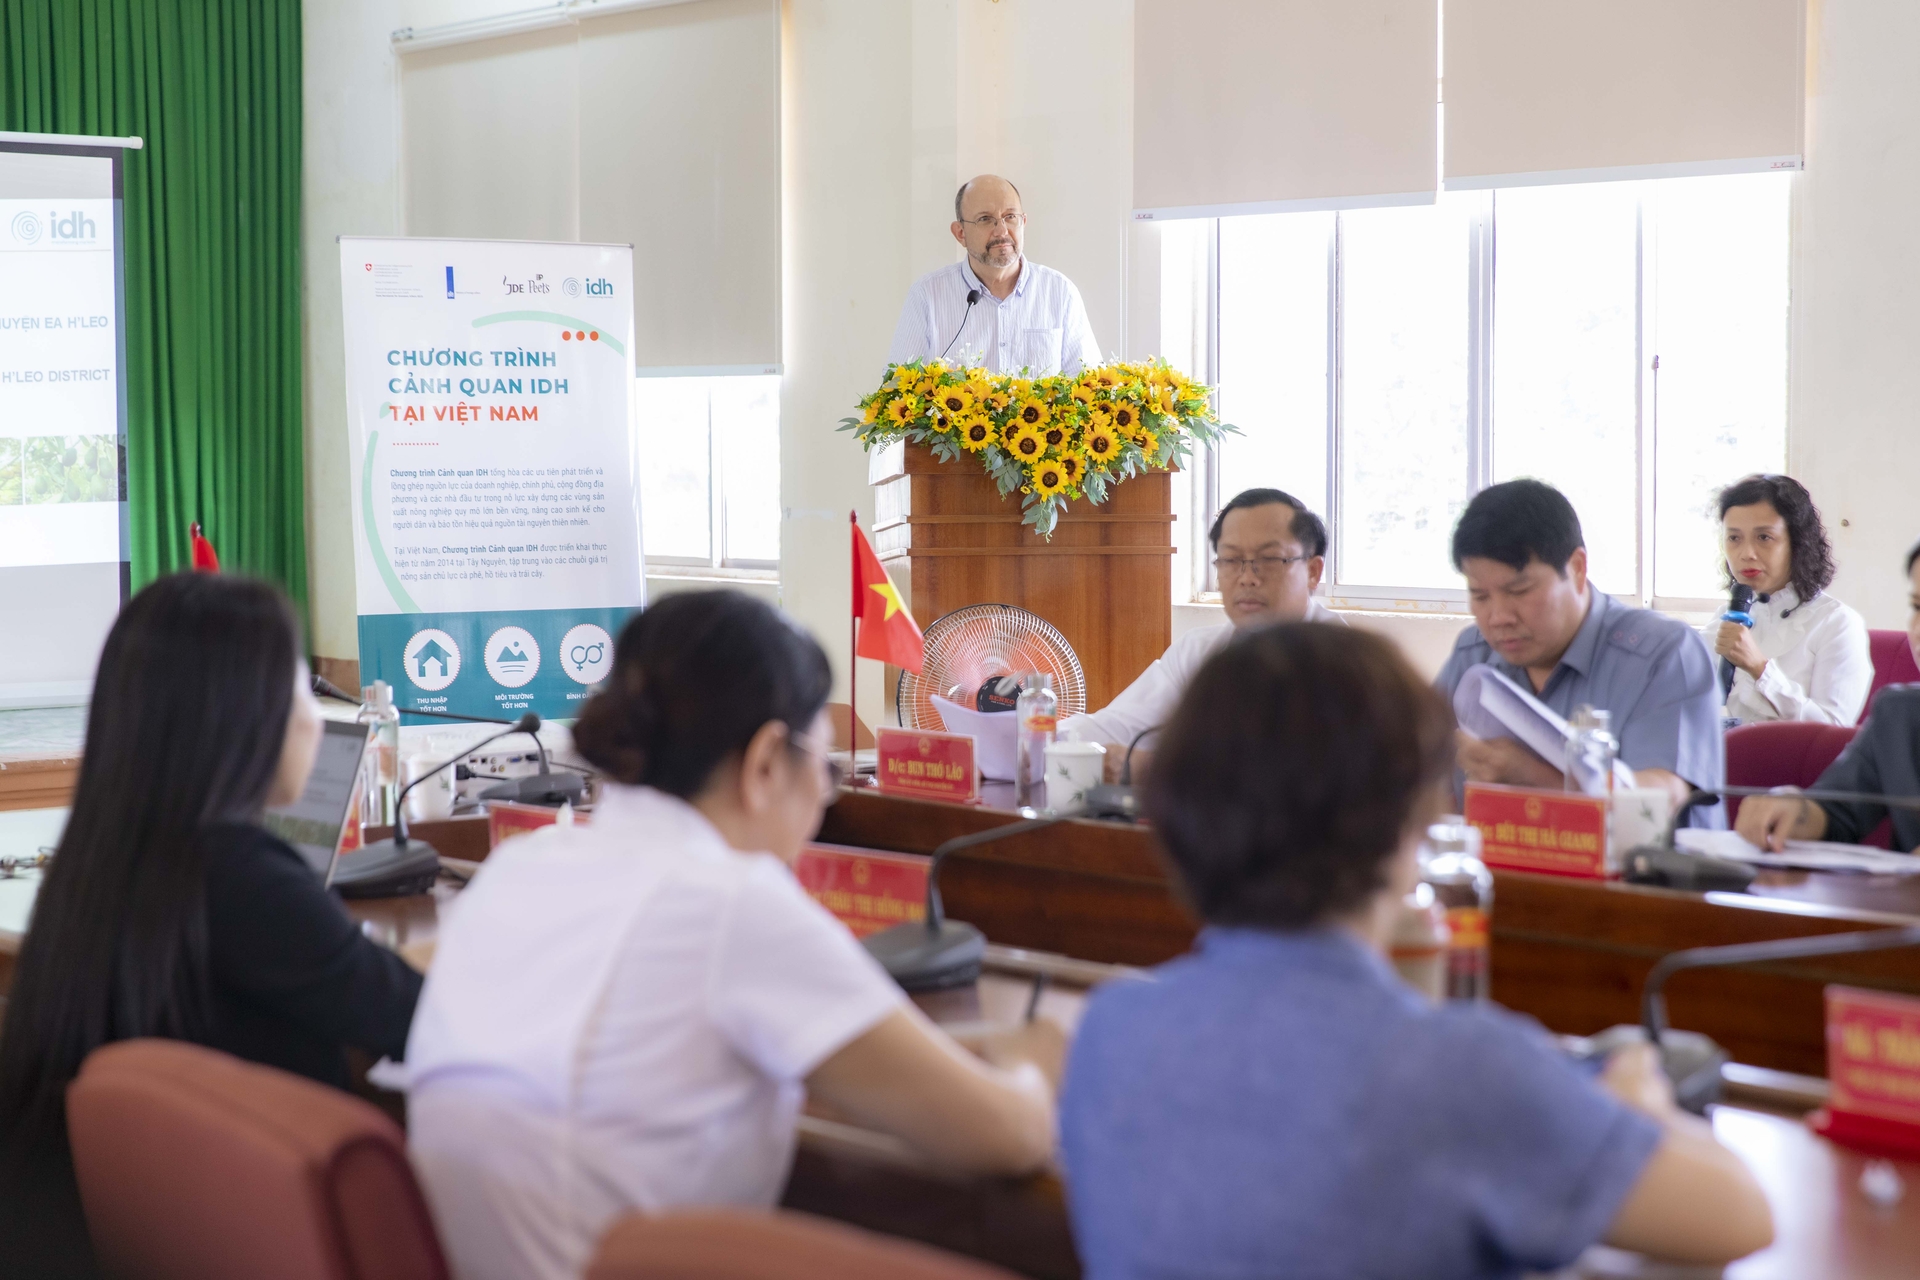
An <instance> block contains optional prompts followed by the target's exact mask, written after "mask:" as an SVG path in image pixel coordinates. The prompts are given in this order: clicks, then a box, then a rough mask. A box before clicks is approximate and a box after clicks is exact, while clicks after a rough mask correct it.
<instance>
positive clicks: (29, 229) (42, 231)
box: [12, 209, 100, 244]
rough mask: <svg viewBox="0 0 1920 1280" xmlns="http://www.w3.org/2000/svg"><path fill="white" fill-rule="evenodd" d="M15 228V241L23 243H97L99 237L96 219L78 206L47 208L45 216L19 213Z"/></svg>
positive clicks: (15, 220) (13, 225)
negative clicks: (67, 210) (62, 209)
mask: <svg viewBox="0 0 1920 1280" xmlns="http://www.w3.org/2000/svg"><path fill="white" fill-rule="evenodd" d="M12 229H13V238H14V240H16V241H17V242H19V243H20V244H39V243H40V241H41V240H42V239H45V240H48V241H51V242H52V243H54V244H96V243H98V242H99V239H100V230H99V228H98V227H97V226H96V225H95V224H94V221H93V219H92V218H89V217H88V216H87V215H86V214H84V213H82V212H81V211H80V210H78V209H75V210H72V211H71V212H69V213H60V212H59V211H57V210H48V212H47V216H46V217H45V218H42V217H41V216H40V215H39V214H37V213H30V212H23V213H17V214H15V215H14V217H13V224H12Z"/></svg>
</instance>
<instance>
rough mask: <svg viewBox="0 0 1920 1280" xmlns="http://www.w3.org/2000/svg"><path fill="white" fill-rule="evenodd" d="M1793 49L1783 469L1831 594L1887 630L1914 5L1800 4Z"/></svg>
mask: <svg viewBox="0 0 1920 1280" xmlns="http://www.w3.org/2000/svg"><path fill="white" fill-rule="evenodd" d="M1808 50H1809V67H1808V84H1807V87H1808V90H1809V93H1808V102H1807V171H1806V172H1805V173H1804V174H1803V175H1801V177H1800V181H1799V190H1798V198H1797V201H1796V208H1795V221H1796V225H1795V228H1794V275H1793V312H1792V326H1793V328H1792V352H1793V356H1792V359H1793V371H1792V379H1791V392H1790V395H1791V399H1790V402H1789V403H1790V412H1789V419H1788V421H1789V424H1790V427H1789V436H1788V457H1789V462H1788V466H1789V469H1790V470H1791V471H1792V472H1793V474H1794V475H1796V476H1797V477H1799V478H1800V480H1801V481H1802V482H1803V483H1804V484H1806V486H1807V487H1808V488H1809V489H1811V490H1812V491H1813V496H1814V500H1815V501H1817V502H1818V503H1819V504H1820V507H1821V510H1822V512H1823V514H1824V515H1825V516H1826V522H1827V528H1828V530H1829V532H1830V533H1831V534H1832V535H1833V540H1834V550H1835V552H1836V554H1837V556H1838V558H1839V561H1840V576H1839V578H1838V580H1836V581H1835V583H1834V586H1833V593H1834V594H1835V595H1836V596H1838V597H1839V598H1840V599H1842V600H1845V601H1846V602H1847V603H1849V604H1851V605H1853V606H1854V607H1855V608H1857V609H1859V610H1860V611H1861V613H1863V614H1865V615H1866V619H1867V625H1868V626H1870V627H1899V626H1902V625H1904V623H1905V617H1906V612H1907V603H1906V596H1907V583H1906V580H1905V579H1904V578H1903V577H1902V576H1901V573H1900V565H1901V562H1902V561H1903V560H1904V559H1905V557H1906V552H1907V549H1908V548H1909V547H1910V546H1911V545H1912V544H1913V542H1914V540H1915V539H1916V538H1920V501H1917V500H1916V499H1917V498H1920V233H1917V232H1916V230H1915V226H1916V219H1915V211H1916V208H1920V76H1916V75H1915V73H1914V68H1915V66H1916V65H1920V5H1916V4H1914V3H1912V0H1815V4H1814V7H1813V14H1812V21H1811V27H1810V31H1809V41H1808Z"/></svg>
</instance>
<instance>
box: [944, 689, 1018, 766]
mask: <svg viewBox="0 0 1920 1280" xmlns="http://www.w3.org/2000/svg"><path fill="white" fill-rule="evenodd" d="M933 709H934V710H935V711H938V712H939V713H940V723H942V724H944V725H946V726H947V732H948V733H965V734H971V735H972V736H973V751H974V756H973V762H974V764H976V765H978V766H979V768H980V776H981V777H983V778H985V779H986V780H987V781H989V782H1012V781H1013V770H1014V752H1013V737H1014V735H1013V726H1014V723H1015V721H1016V719H1017V717H1016V716H1015V715H1014V713H1013V712H1011V711H975V710H974V709H973V708H972V707H963V706H961V705H960V704H959V703H957V702H954V701H952V700H951V699H948V698H943V697H941V696H940V695H939V694H937V693H936V694H934V695H933Z"/></svg>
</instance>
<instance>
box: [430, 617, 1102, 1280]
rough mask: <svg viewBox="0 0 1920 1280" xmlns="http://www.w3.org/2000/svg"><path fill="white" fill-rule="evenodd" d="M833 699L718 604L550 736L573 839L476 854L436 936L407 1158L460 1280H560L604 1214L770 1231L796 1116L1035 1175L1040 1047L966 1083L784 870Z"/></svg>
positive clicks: (758, 627)
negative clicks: (594, 777) (587, 812)
mask: <svg viewBox="0 0 1920 1280" xmlns="http://www.w3.org/2000/svg"><path fill="white" fill-rule="evenodd" d="M832 683H833V677H832V674H831V673H830V671H829V670H828V667H827V658H826V655H825V654H824V653H822V652H821V650H820V646H819V645H818V644H816V643H814V641H813V638H812V637H811V636H808V635H807V634H806V633H805V632H803V631H801V630H800V629H799V628H798V627H796V626H794V625H793V624H792V623H791V622H789V621H787V620H786V619H785V618H783V617H781V616H780V614H779V613H778V612H776V611H775V610H774V609H772V608H770V607H768V606H767V605H765V604H762V603H760V602H759V601H757V600H753V599H751V598H749V597H747V596H745V595H741V594H740V593H738V592H732V591H710V592H690V593H687V594H684V595H671V596H668V597H667V598H666V599H664V600H662V601H660V603H658V604H656V605H653V606H651V607H650V608H648V609H646V610H645V611H644V612H642V613H640V614H639V615H637V616H636V617H635V618H634V619H633V620H632V621H631V622H629V623H628V624H627V626H626V628H625V629H624V630H623V631H621V633H620V640H619V643H618V645H617V646H616V647H615V649H614V659H613V672H612V674H611V675H610V676H609V677H608V679H607V682H606V684H605V685H604V686H603V687H602V689H601V691H600V692H599V693H596V694H595V695H594V696H593V700H592V701H591V702H589V703H588V704H587V706H586V708H585V710H584V711H583V712H582V714H581V716H580V720H579V722H578V723H577V724H576V725H575V726H574V731H573V741H574V746H575V748H576V749H578V750H579V752H580V754H581V755H582V756H584V757H585V758H586V759H587V761H588V762H589V763H590V764H592V765H593V766H594V767H595V768H596V769H598V770H599V771H600V777H601V785H600V787H599V789H598V791H597V793H596V799H595V803H594V810H593V823H592V825H591V826H573V827H566V828H560V827H548V828H546V829H545V830H542V831H540V832H537V833H535V834H533V835H528V836H522V837H520V838H518V839H516V840H514V841H513V842H512V843H510V844H507V845H504V846H502V847H501V848H500V849H499V850H497V851H496V852H495V853H494V854H493V856H492V857H490V858H488V859H487V862H486V865H485V866H484V867H482V868H481V870H480V873H479V874H478V875H476V876H475V877H474V878H473V883H472V884H471V885H470V886H469V887H468V888H467V889H466V890H465V891H464V892H462V893H461V895H460V903H459V909H458V910H457V911H453V912H449V913H448V914H447V915H446V916H445V917H444V918H443V919H442V921H441V930H440V944H439V949H438V951H437V952H436V953H435V955H434V960H433V971H432V973H431V974H430V975H429V977H428V979H427V987H426V994H425V995H424V996H422V997H421V1001H420V1016H419V1017H418V1018H417V1019H416V1020H415V1024H414V1029H413V1036H412V1038H411V1039H410V1040H409V1041H408V1044H407V1058H408V1063H407V1066H408V1069H409V1071H410V1072H411V1073H412V1083H411V1085H410V1087H409V1090H408V1097H407V1119H408V1140H409V1142H410V1143H411V1146H412V1151H413V1158H414V1165H415V1167H416V1168H417V1169H418V1170H419V1171H420V1176H421V1179H422V1181H424V1182H425V1184H426V1190H427V1195H428V1198H429V1199H430V1200H431V1201H432V1203H433V1209H434V1215H435V1217H436V1218H437V1219H438V1221H439V1224H440V1230H441V1235H442V1238H443V1239H444V1240H445V1241H446V1244H447V1249H448V1252H449V1254H450V1255H451V1257H452V1261H453V1266H454V1272H455V1274H457V1275H459V1276H460V1277H461V1278H462V1280H573V1277H576V1276H578V1275H580V1273H581V1271H582V1269H583V1268H584V1267H585V1266H586V1264H587V1260H588V1258H589V1257H590V1256H591V1254H592V1251H593V1248H594V1245H595V1244H596V1243H597V1242H598V1240H599V1237H600V1234H601V1233H602V1232H603V1231H604V1230H605V1229H606V1227H607V1225H608V1224H609V1223H610V1222H612V1220H613V1219H614V1218H615V1217H617V1216H618V1215H620V1214H622V1213H625V1212H627V1211H629V1210H633V1209H638V1210H641V1211H643V1212H647V1213H659V1212H664V1211H666V1210H669V1209H673V1208H677V1207H692V1206H718V1205H738V1206H749V1207H758V1208H771V1207H772V1206H773V1205H774V1203H775V1202H776V1201H777V1200H778V1199H779V1197H780V1188H781V1187H782V1185H784V1183H785V1182H786V1178H787V1168H788V1165H789V1163H790V1162H791V1160H792V1158H793V1148H794V1132H795V1125H796V1121H797V1118H798V1112H799V1109H800V1104H801V1101H802V1099H803V1098H804V1097H805V1096H806V1095H807V1094H808V1093H811V1094H813V1095H815V1096H817V1097H819V1098H821V1099H823V1100H824V1101H826V1102H827V1103H828V1104H829V1105H830V1106H832V1107H833V1108H834V1109H835V1110H836V1111H837V1112H839V1113H840V1114H841V1115H843V1116H846V1117H847V1118H849V1119H852V1120H855V1121H858V1122H863V1123H865V1124H867V1125H868V1126H869V1127H872V1128H875V1129H880V1130H883V1131H885V1132H888V1133H892V1134H894V1135H896V1136H898V1137H900V1138H903V1139H905V1140H906V1141H907V1142H909V1143H911V1144H912V1145H913V1146H914V1147H916V1148H917V1149H918V1150H920V1151H921V1152H922V1153H924V1154H926V1155H927V1156H930V1157H932V1158H934V1159H936V1160H939V1161H942V1162H944V1163H946V1164H949V1165H952V1166H956V1167H959V1168H962V1169H969V1170H975V1171H980V1172H990V1173H1018V1172H1024V1171H1026V1170H1028V1169H1032V1168H1034V1167H1036V1166H1038V1165H1039V1164H1041V1163H1042V1162H1043V1161H1045V1159H1046V1157H1047V1154H1048V1152H1049V1151H1050V1149H1051V1148H1052V1140H1053V1106H1052V1095H1051V1093H1050V1091H1049V1088H1048V1086H1047V1083H1046V1081H1045V1080H1044V1079H1043V1076H1042V1072H1043V1067H1041V1066H1040V1065H1039V1064H1036V1063H1035V1062H1034V1061H1033V1060H1034V1059H1036V1058H1038V1059H1043V1060H1044V1059H1049V1058H1051V1059H1052V1060H1053V1061H1055V1062H1057V1059H1058V1055H1059V1053H1060V1051H1061V1050H1062V1048H1063V1047H1064V1043H1063V1039H1062V1037H1061V1034H1060V1032H1059V1031H1058V1029H1057V1028H1054V1027H1053V1026H1052V1024H1050V1023H1048V1022H1047V1021H1045V1020H1044V1019H1042V1020H1039V1021H1037V1022H1034V1023H1031V1024H1028V1026H1027V1027H1025V1028H1023V1029H1021V1030H1019V1031H1015V1032H1010V1033H1005V1034H1004V1035H1002V1036H1001V1037H998V1038H997V1040H996V1041H995V1042H992V1043H988V1044H984V1045H982V1048H983V1050H985V1051H986V1052H988V1053H989V1054H990V1055H992V1056H994V1057H996V1058H998V1059H999V1060H1000V1061H1002V1062H1004V1063H1007V1064H1009V1065H1011V1066H1013V1067H1014V1069H1012V1070H1000V1069H996V1068H993V1067H989V1066H988V1065H987V1064H986V1063H985V1062H981V1061H978V1060H976V1059H974V1058H972V1057H970V1056H969V1055H968V1054H966V1053H964V1052H962V1051H961V1050H960V1049H959V1048H958V1047H957V1046H956V1045H955V1044H954V1042H953V1041H952V1040H950V1039H948V1038H947V1036H946V1035H945V1034H944V1033H942V1032H941V1031H939V1030H938V1029H937V1028H935V1027H934V1026H933V1025H932V1024H931V1023H929V1022H928V1021H927V1019H926V1018H925V1017H924V1016H923V1015H922V1014H920V1013H919V1012H918V1011H917V1010H916V1009H915V1008H914V1006H913V1005H912V1004H911V1003H909V1002H908V1001H907V999H906V997H905V996H904V995H903V994H902V993H901V991H900V989H899V988H898V987H896V986H895V985H894V984H893V982H892V981H891V980H890V979H889V978H888V977H887V975H886V973H885V972H884V971H883V970H882V969H881V968H880V966H879V965H878V964H877V963H875V961H874V960H873V958H872V957H871V956H869V955H868V954H867V952H866V951H865V950H864V949H863V948H862V947H861V946H860V944H859V943H858V942H856V941H854V939H853V935H851V934H850V933H848V932H847V930H846V928H845V927H844V926H843V925H841V924H840V923H839V922H838V921H836V920H835V919H834V918H833V917H832V916H830V915H828V914H827V912H826V911H825V909H824V908H822V907H821V906H820V905H819V904H818V903H816V902H814V901H813V900H812V899H811V898H809V897H808V896H807V894H806V892H805V890H803V889H801V887H800V885H799V883H798V882H797V881H795V879H794V877H793V874H792V872H791V871H790V870H789V869H788V867H789V864H791V863H792V862H793V860H794V859H795V858H797V857H798V856H799V854H800V849H801V846H803V845H804V844H805V843H806V841H807V840H808V839H809V838H811V837H812V835H813V833H814V832H815V830H817V829H818V828H819V825H820V816H821V813H822V812H823V811H824V809H825V807H826V805H827V803H828V801H829V800H830V799H831V798H832V796H833V794H834V787H833V785H832V780H831V772H830V769H829V767H828V762H827V759H826V753H827V732H828V730H827V718H826V716H825V715H824V714H823V708H824V706H825V703H826V700H827V691H828V689H829V688H830V687H831V685H832Z"/></svg>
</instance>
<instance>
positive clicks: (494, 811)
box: [487, 800, 588, 851]
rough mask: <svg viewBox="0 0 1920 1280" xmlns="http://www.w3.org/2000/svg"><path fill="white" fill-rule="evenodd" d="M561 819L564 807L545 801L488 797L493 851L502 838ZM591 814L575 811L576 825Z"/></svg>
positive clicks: (488, 844) (582, 822) (488, 825)
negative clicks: (532, 801)
mask: <svg viewBox="0 0 1920 1280" xmlns="http://www.w3.org/2000/svg"><path fill="white" fill-rule="evenodd" d="M559 819H560V810H558V809H555V808H549V807H547V806H546V805H543V804H518V803H516V802H514V801H512V800H489V801H487V849H488V850H489V851H492V850H494V849H498V848H499V847H500V842H501V841H502V840H510V839H512V838H513V837H514V836H523V835H525V834H527V832H529V831H538V830H539V829H540V828H542V827H550V826H552V825H553V824H554V823H555V822H557V821H559ZM587 821H588V819H587V815H586V814H584V813H581V812H580V811H579V810H578V809H576V810H574V813H573V825H574V826H576V827H584V826H586V825H587Z"/></svg>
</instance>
